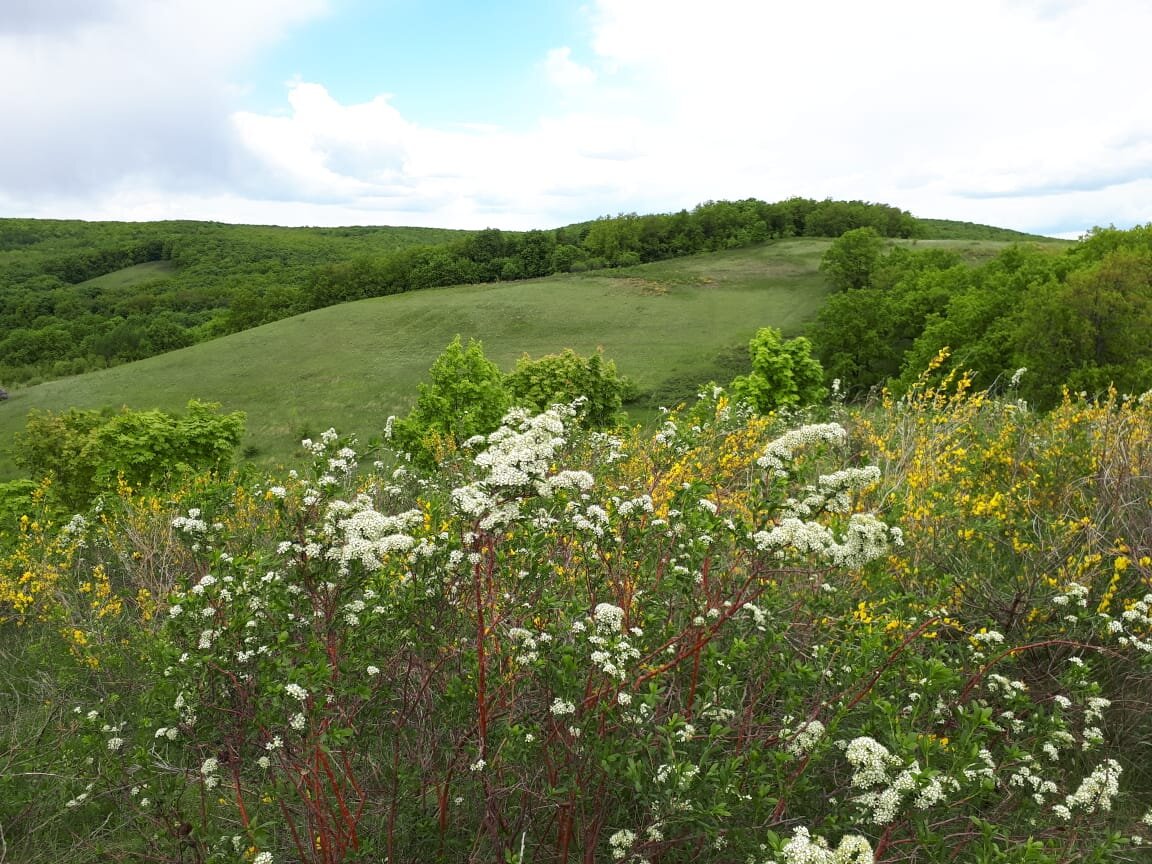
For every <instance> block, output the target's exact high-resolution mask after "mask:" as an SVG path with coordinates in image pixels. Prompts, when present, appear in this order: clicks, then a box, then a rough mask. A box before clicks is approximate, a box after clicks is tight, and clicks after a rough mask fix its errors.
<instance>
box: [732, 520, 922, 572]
mask: <svg viewBox="0 0 1152 864" xmlns="http://www.w3.org/2000/svg"><path fill="white" fill-rule="evenodd" d="M752 542H753V543H755V544H756V548H757V549H758V550H759V551H761V552H773V553H774V554H775V556H776V557H777V558H784V557H785V555H786V554H787V551H786V550H789V549H791V550H793V551H795V552H799V553H801V554H811V555H816V556H818V557H820V558H823V559H825V560H826V561H828V562H829V563H831V564H833V565H835V566H838V567H862V566H863V565H865V564H867V563H868V562H869V561H875V560H876V559H877V558H880V557H882V556H884V555H886V554H888V551H889V549H890V548H891V547H892V546H901V545H903V543H904V538H903V534H902V533H901V531H900V529H899V528H896V527H892V526H889V525H887V524H885V523H884V522H881V521H880V520H879V519H877V518H876V517H875V516H874V515H872V514H871V513H853V514H852V515H851V516H850V517H849V519H848V526H847V528H846V529H845V531H844V535H843V537H842V538H840V539H839V540H837V538H836V535H835V534H834V533H833V532H832V529H830V528H828V527H827V526H826V525H821V524H820V523H819V522H811V521H808V522H806V521H804V520H803V519H799V518H797V517H795V516H785V517H784V518H783V519H781V520H780V524H778V525H774V526H772V528H771V529H770V530H768V531H757V532H756V533H755V534H753V535H752Z"/></svg>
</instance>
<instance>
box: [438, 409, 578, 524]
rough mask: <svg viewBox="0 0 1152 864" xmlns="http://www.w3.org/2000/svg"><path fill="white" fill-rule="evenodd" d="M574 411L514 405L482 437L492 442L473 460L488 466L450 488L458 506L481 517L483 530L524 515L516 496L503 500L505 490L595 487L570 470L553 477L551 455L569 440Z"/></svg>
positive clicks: (545, 491) (544, 492) (544, 491)
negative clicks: (569, 422) (566, 426)
mask: <svg viewBox="0 0 1152 864" xmlns="http://www.w3.org/2000/svg"><path fill="white" fill-rule="evenodd" d="M573 414H574V409H573V408H572V407H571V406H565V405H553V406H552V407H551V408H550V409H549V410H547V411H545V412H544V413H543V414H537V415H535V416H532V415H530V414H529V413H528V412H527V411H525V410H524V409H523V408H513V409H512V410H511V411H509V412H508V413H507V414H506V415H505V417H504V425H502V426H501V427H500V428H499V429H497V430H496V431H495V432H493V433H492V434H491V435H489V436H488V437H487V438H481V439H480V440H481V441H484V442H486V443H487V444H488V446H487V448H486V449H485V450H483V451H481V452H480V453H479V454H478V455H477V456H476V458H475V459H474V460H473V462H475V464H476V465H478V466H479V467H481V468H483V469H484V470H485V474H484V476H483V477H481V478H480V479H479V480H476V481H475V482H473V483H470V484H468V485H467V486H462V487H460V488H458V489H453V490H452V500H453V502H454V503H455V505H456V508H457V510H459V511H460V512H461V513H463V514H464V515H466V516H473V517H482V518H481V521H480V527H481V528H482V529H484V530H488V529H491V528H494V527H496V526H498V525H505V524H507V523H509V522H511V521H512V520H514V519H516V518H517V517H518V516H519V515H520V506H519V503H518V502H517V501H515V500H514V499H502V498H501V494H500V493H501V492H507V491H509V490H523V489H524V488H525V487H528V486H532V487H534V488H535V490H536V492H537V494H539V495H543V496H550V495H552V494H553V493H554V492H555V491H556V490H557V489H577V490H582V489H587V488H591V482H592V478H591V475H589V474H587V473H586V472H583V471H566V472H560V473H559V474H557V475H555V476H553V477H549V476H548V471H549V467H550V466H551V464H552V461H553V459H554V458H555V456H556V454H557V453H558V452H559V451H560V449H561V448H562V447H563V446H564V444H565V443H566V440H565V438H564V421H565V419H566V418H569V417H571V416H572V415H573Z"/></svg>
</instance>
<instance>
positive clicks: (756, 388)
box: [732, 327, 827, 414]
mask: <svg viewBox="0 0 1152 864" xmlns="http://www.w3.org/2000/svg"><path fill="white" fill-rule="evenodd" d="M748 353H749V354H750V355H751V358H752V371H751V372H750V373H749V374H747V375H740V376H738V377H737V378H736V379H735V380H734V381H733V382H732V393H733V394H734V395H735V396H736V397H737V398H738V399H740V400H741V401H742V402H745V403H747V404H748V405H750V406H752V408H754V409H755V410H756V411H757V412H759V413H760V414H768V413H769V412H772V411H777V410H779V409H781V408H802V407H805V406H807V405H812V404H814V403H816V402H819V401H820V400H821V399H823V398H824V396H825V395H826V394H827V390H825V389H824V369H823V368H822V367H821V366H820V363H819V362H818V361H817V360H816V359H814V358H813V357H812V343H810V342H809V341H808V340H807V339H805V338H804V337H803V336H798V337H796V338H795V339H787V340H785V339H784V338H783V337H782V336H781V334H780V331H779V330H776V329H775V328H772V327H762V328H761V329H760V330H758V331H757V332H756V335H755V336H753V337H752V341H751V342H749V343H748Z"/></svg>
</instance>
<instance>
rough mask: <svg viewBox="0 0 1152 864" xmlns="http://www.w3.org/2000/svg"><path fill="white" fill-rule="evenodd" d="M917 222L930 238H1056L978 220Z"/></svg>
mask: <svg viewBox="0 0 1152 864" xmlns="http://www.w3.org/2000/svg"><path fill="white" fill-rule="evenodd" d="M916 223H917V225H919V227H920V231H921V234H920V236H921V237H924V238H926V239H930V240H1003V241H1007V242H1012V241H1026V240H1047V241H1054V240H1055V238H1052V237H1044V236H1041V235H1039V234H1028V233H1026V232H1024V231H1013V230H1012V229H1011V228H997V227H996V226H994V225H981V224H979V223H978V222H957V221H956V220H954V219H917V220H916Z"/></svg>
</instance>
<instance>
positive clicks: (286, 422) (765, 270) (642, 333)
mask: <svg viewBox="0 0 1152 864" xmlns="http://www.w3.org/2000/svg"><path fill="white" fill-rule="evenodd" d="M830 242H831V241H830V240H825V239H808V238H805V239H792V240H779V241H771V242H768V243H765V244H762V245H759V246H755V247H751V248H745V249H739V250H733V251H729V252H720V253H712V254H703V255H697V256H692V257H688V258H681V259H675V260H670V261H664V262H658V263H654V264H649V265H642V266H638V267H632V268H624V269H617V270H610V271H597V272H594V273H584V274H568V275H564V276H553V277H548V278H544V279H536V280H528V281H518V282H502V283H495V284H485V285H471V286H454V287H450V288H442V289H429V290H424V291H417V292H412V293H409V294H401V295H395V296H390V297H382V298H375V299H370V300H364V301H359V302H355V303H347V304H342V305H339V306H333V307H329V308H325V309H319V310H315V311H311V312H307V313H305V314H302V315H298V316H295V317H293V318H289V319H286V320H283V321H278V322H274V323H272V324H268V325H265V326H262V327H258V328H255V329H252V330H248V331H245V332H242V333H237V334H233V335H231V336H227V337H225V338H222V339H217V340H214V341H211V342H207V343H202V344H198V345H194V346H191V347H189V348H185V349H182V350H179V351H173V352H170V353H167V354H163V355H160V356H157V357H151V358H148V359H146V360H141V361H138V362H135V363H129V364H125V365H122V366H118V367H115V368H112V369H106V370H101V371H98V372H92V373H89V374H85V375H79V376H75V377H72V378H66V379H61V380H57V381H50V382H47V383H45V384H41V385H38V386H35V387H29V388H26V389H16V390H14V391H13V392H12V398H11V399H10V400H9V401H8V402H6V403H3V404H0V441H4V442H10V441H11V440H12V436H13V435H14V434H16V433H18V432H19V431H20V430H21V429H22V428H23V425H24V419H25V417H26V415H27V412H28V411H29V410H32V409H49V410H52V411H62V410H65V409H67V408H70V407H76V408H100V407H104V406H113V407H119V406H124V405H126V406H128V407H130V408H133V409H147V408H162V409H166V410H179V409H182V408H183V406H184V405H185V404H186V403H187V401H188V400H189V399H193V398H196V399H201V400H207V401H212V402H219V403H221V405H222V406H223V408H224V410H226V411H244V412H246V413H247V415H248V434H247V438H246V441H245V449H246V452H247V454H248V456H249V458H255V459H257V460H259V461H262V462H278V461H282V460H283V459H284V458H285V457H287V456H288V454H289V453H291V452H292V450H293V449H294V447H295V446H296V441H297V440H298V439H299V438H301V437H303V436H306V435H314V434H317V433H318V432H319V431H322V430H323V429H325V428H327V427H328V426H330V425H336V426H338V427H339V428H340V430H341V431H347V432H354V433H356V434H357V435H359V436H360V437H361V438H362V439H367V438H370V437H372V436H374V435H378V434H379V433H380V431H381V430H382V429H383V426H384V423H385V420H386V418H387V417H388V415H389V414H395V413H402V412H404V411H406V410H407V409H408V407H409V406H410V405H411V402H412V400H413V399H414V397H415V394H416V388H417V384H418V383H419V381H420V380H421V379H422V378H423V377H424V375H425V373H426V372H427V370H428V367H429V366H430V364H431V363H432V361H433V359H435V357H436V356H437V355H438V354H439V353H440V351H441V350H442V349H443V348H444V346H445V345H446V344H447V343H448V342H449V341H450V340H451V339H452V337H453V336H455V335H456V334H460V335H461V336H463V337H464V338H466V339H467V338H470V337H471V338H479V339H482V340H483V342H484V348H485V352H486V353H487V355H488V356H489V357H490V358H491V359H493V360H494V361H495V362H496V363H498V364H499V365H500V367H501V368H503V369H505V370H510V369H511V368H512V366H513V365H514V363H515V361H516V359H517V358H518V357H519V356H520V355H521V354H524V353H528V354H530V355H532V356H534V357H535V356H539V355H541V354H546V353H551V352H555V351H559V350H562V349H564V348H573V349H574V350H576V351H578V352H582V353H588V352H592V351H595V350H596V349H597V348H598V347H599V348H603V350H604V352H605V354H606V356H607V357H609V358H611V359H613V360H615V361H616V364H617V366H618V368H619V370H620V372H621V373H623V374H624V375H627V376H628V377H630V378H631V379H633V380H634V381H635V382H636V383H637V385H638V386H639V388H640V390H641V391H642V392H643V393H645V394H646V397H647V398H646V399H645V401H644V403H643V404H644V405H647V406H651V405H652V404H663V403H671V402H674V401H676V400H677V399H681V398H685V397H688V396H690V395H692V394H693V393H694V392H695V388H696V387H697V386H698V385H699V384H700V383H702V382H706V381H708V380H710V379H716V380H722V381H725V382H726V381H727V380H730V379H731V377H732V376H733V375H734V374H736V373H737V372H738V371H740V369H741V367H742V365H743V363H744V357H743V349H744V346H745V345H746V343H747V340H748V339H749V338H750V337H751V336H752V335H753V333H754V332H755V331H756V329H757V328H758V327H764V326H774V327H777V328H780V329H782V330H783V331H784V332H785V333H786V334H787V335H794V334H796V333H798V332H801V331H802V329H803V327H804V325H805V324H806V322H808V321H809V320H810V319H811V318H812V317H813V316H814V315H815V314H816V312H817V311H818V310H819V309H820V306H821V304H822V302H823V300H824V298H825V297H826V296H827V293H828V290H829V289H828V287H827V285H826V283H825V280H824V278H823V276H822V275H821V274H820V273H819V269H818V268H819V262H820V257H821V255H822V254H823V252H824V250H825V249H827V247H828V245H829V243H830ZM918 242H919V243H920V244H921V245H928V244H932V245H936V244H940V245H948V246H954V247H956V248H960V249H961V250H963V251H964V252H965V254H966V255H968V256H969V257H971V258H973V259H980V258H984V257H987V256H990V255H993V254H995V252H996V251H998V250H999V249H1001V248H1003V246H1004V245H1005V244H1003V243H999V242H992V241H918ZM636 413H637V412H635V411H634V414H636ZM647 413H648V412H646V411H645V410H643V408H641V410H640V411H639V412H638V414H639V416H640V419H645V418H646V416H647ZM2 449H3V452H2V453H0V479H11V478H12V477H14V476H16V475H17V473H18V472H17V469H16V467H15V465H14V463H13V462H12V459H11V455H10V453H9V452H8V447H7V446H4V447H3V448H2Z"/></svg>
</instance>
